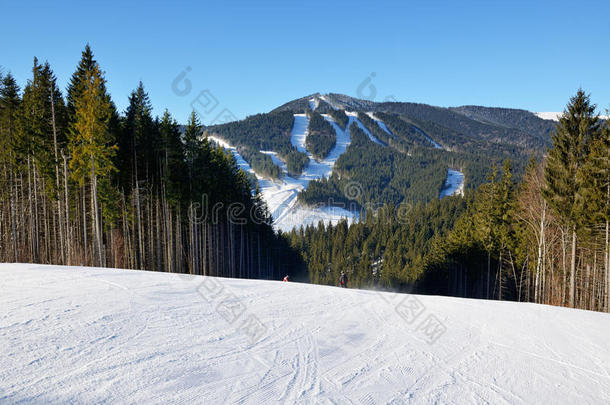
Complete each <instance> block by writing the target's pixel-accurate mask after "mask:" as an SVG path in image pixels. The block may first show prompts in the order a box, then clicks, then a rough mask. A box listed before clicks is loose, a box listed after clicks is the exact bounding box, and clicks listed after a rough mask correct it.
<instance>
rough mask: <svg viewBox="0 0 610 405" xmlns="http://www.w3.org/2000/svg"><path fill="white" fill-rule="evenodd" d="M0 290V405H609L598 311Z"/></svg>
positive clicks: (155, 281)
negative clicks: (42, 404)
mask: <svg viewBox="0 0 610 405" xmlns="http://www.w3.org/2000/svg"><path fill="white" fill-rule="evenodd" d="M0 283H1V284H0V286H1V287H0V291H1V292H2V294H0V308H1V311H0V358H1V359H2V367H1V368H0V403H104V402H106V403H147V404H149V403H150V404H164V403H203V404H225V403H226V404H234V403H239V404H257V405H258V404H263V403H299V404H314V403H315V404H333V403H334V404H344V403H348V404H349V403H352V404H403V403H413V404H433V403H442V404H466V403H469V404H470V403H472V404H474V403H481V404H529V403H548V404H551V403H572V404H602V403H607V402H608V398H610V345H608V340H607V339H608V336H610V316H609V315H608V314H604V313H596V312H589V311H581V310H575V309H568V308H558V307H550V306H545V305H538V304H526V303H514V302H504V301H485V300H469V299H463V298H451V297H438V296H417V295H401V294H394V293H380V292H374V291H364V290H351V289H347V290H345V289H339V288H337V287H325V286H316V285H308V284H300V283H282V282H276V281H261V280H239V279H223V278H212V277H198V276H188V275H181V276H179V275H176V274H169V273H153V272H145V271H130V270H117V269H96V268H77V267H73V268H69V267H59V266H41V265H34V264H0ZM228 303H230V304H232V305H233V306H232V307H228V306H227V304H228ZM230 308H233V311H229V310H228V309H230ZM430 325H432V326H435V327H434V328H433V327H432V326H430Z"/></svg>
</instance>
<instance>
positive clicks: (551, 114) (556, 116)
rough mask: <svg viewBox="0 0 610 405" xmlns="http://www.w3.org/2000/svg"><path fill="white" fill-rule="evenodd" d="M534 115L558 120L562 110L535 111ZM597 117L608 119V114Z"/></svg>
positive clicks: (609, 117) (544, 118) (609, 116)
mask: <svg viewBox="0 0 610 405" xmlns="http://www.w3.org/2000/svg"><path fill="white" fill-rule="evenodd" d="M534 115H536V116H537V117H538V118H542V119H543V120H552V121H559V117H561V116H562V115H563V112H535V113H534ZM599 118H600V119H602V120H607V119H610V115H600V116H599Z"/></svg>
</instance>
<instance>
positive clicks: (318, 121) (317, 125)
mask: <svg viewBox="0 0 610 405" xmlns="http://www.w3.org/2000/svg"><path fill="white" fill-rule="evenodd" d="M308 115H309V127H308V128H309V134H308V135H307V138H305V146H306V147H307V150H308V151H309V152H310V153H311V154H312V155H313V157H314V158H316V159H317V160H324V158H326V156H328V154H329V153H330V151H331V150H332V148H334V147H335V145H336V143H337V134H336V133H335V129H334V128H333V127H332V125H331V124H330V123H329V122H328V121H326V120H325V119H324V117H322V115H320V113H318V112H316V111H310V112H309V113H308Z"/></svg>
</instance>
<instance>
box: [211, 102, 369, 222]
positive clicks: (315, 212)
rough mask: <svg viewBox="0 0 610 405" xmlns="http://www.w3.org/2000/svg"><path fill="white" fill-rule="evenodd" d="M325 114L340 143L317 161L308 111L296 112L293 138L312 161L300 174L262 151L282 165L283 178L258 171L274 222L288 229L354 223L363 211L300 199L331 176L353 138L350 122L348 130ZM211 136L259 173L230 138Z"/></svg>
mask: <svg viewBox="0 0 610 405" xmlns="http://www.w3.org/2000/svg"><path fill="white" fill-rule="evenodd" d="M323 117H324V118H325V119H326V120H327V121H329V122H330V124H331V125H332V126H333V128H334V129H335V131H336V135H337V144H336V145H335V147H334V148H333V149H332V150H331V151H330V153H329V154H328V156H327V157H326V158H325V159H324V160H322V161H317V160H315V159H314V158H313V156H312V155H311V154H310V153H309V152H308V151H307V148H306V146H305V139H306V138H307V134H308V131H307V127H308V125H309V119H308V118H307V115H306V114H295V115H294V124H293V128H292V132H291V136H290V142H291V143H292V145H293V146H295V147H296V148H297V150H299V151H300V152H303V153H306V154H307V155H308V157H309V163H308V164H307V166H306V167H305V169H304V170H303V173H302V174H301V175H300V176H299V177H298V178H294V177H292V176H289V175H288V171H287V167H286V163H285V162H284V161H282V160H281V159H280V158H279V157H278V156H277V154H276V153H275V152H273V151H261V153H264V154H267V155H269V156H270V157H271V159H273V162H274V163H275V164H276V165H278V166H279V167H280V168H281V169H282V172H283V173H284V177H283V178H282V179H280V180H271V179H267V178H263V177H262V176H259V175H256V177H257V179H258V185H259V188H260V191H261V194H262V196H263V199H264V200H265V202H266V203H267V206H268V208H269V211H270V212H271V216H272V217H273V225H274V227H275V228H276V229H279V230H282V231H285V232H288V231H290V230H292V229H293V228H294V227H299V226H301V225H303V226H307V225H317V224H318V222H319V221H324V223H329V222H330V223H332V224H337V223H338V222H339V221H340V220H342V219H347V221H348V222H349V223H352V222H353V221H354V220H355V219H357V218H358V215H359V213H358V212H357V210H356V209H355V207H349V206H347V207H332V206H329V205H326V204H325V205H322V204H320V205H318V206H314V207H306V206H303V205H302V204H300V203H298V202H297V197H298V194H299V192H301V191H303V190H305V189H306V188H307V186H308V185H309V182H310V181H312V180H319V179H321V178H323V177H329V176H330V174H331V173H332V169H333V166H334V165H335V162H336V161H337V159H338V158H339V156H341V155H342V154H343V153H345V151H346V149H347V147H348V146H349V144H350V142H351V138H350V134H349V126H348V130H346V131H344V130H343V129H341V127H339V126H338V125H337V124H336V123H335V122H334V121H333V120H332V118H330V116H328V115H323ZM351 122H352V120H351V119H350V121H349V123H350V124H351ZM210 139H211V140H213V141H215V142H217V143H218V144H219V145H220V146H222V147H224V148H225V149H229V150H230V151H231V152H232V153H233V156H235V159H236V161H237V163H238V165H239V167H240V168H242V169H244V170H245V171H249V172H251V173H255V172H254V171H253V170H252V168H251V167H250V165H248V163H247V162H246V161H245V160H244V159H243V157H242V156H240V155H239V153H238V152H237V150H236V149H235V147H233V146H232V145H230V144H229V143H228V142H226V141H224V140H222V139H219V138H216V137H213V136H210ZM255 174H256V173H255Z"/></svg>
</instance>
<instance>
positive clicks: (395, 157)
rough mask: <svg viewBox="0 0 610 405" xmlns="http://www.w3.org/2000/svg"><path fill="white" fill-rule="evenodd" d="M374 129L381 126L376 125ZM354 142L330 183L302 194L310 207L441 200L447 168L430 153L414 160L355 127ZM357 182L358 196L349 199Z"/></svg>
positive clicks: (312, 186) (352, 131)
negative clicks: (347, 192) (370, 137)
mask: <svg viewBox="0 0 610 405" xmlns="http://www.w3.org/2000/svg"><path fill="white" fill-rule="evenodd" d="M373 125H375V126H377V124H376V123H373ZM350 135H351V138H352V142H351V143H350V145H349V146H348V148H347V150H346V152H345V153H344V154H342V155H341V156H339V159H337V163H336V164H335V167H334V168H333V174H332V175H331V177H330V178H329V179H323V180H317V181H312V182H311V183H310V184H309V187H308V188H307V190H305V191H303V192H301V193H300V194H299V199H300V201H302V202H304V203H306V204H316V203H326V202H327V201H334V202H337V203H339V204H341V205H342V206H344V207H348V206H350V205H352V204H353V203H354V202H355V203H357V206H359V207H362V206H365V205H367V204H369V205H370V204H375V205H378V204H383V203H394V204H399V203H401V202H403V201H406V202H417V201H430V200H433V199H436V198H438V195H439V192H440V190H441V188H442V186H443V184H444V182H445V177H446V167H447V166H446V164H445V163H444V161H443V160H442V159H440V160H439V159H430V157H429V156H428V154H429V153H435V152H436V151H427V150H423V149H422V150H418V151H417V152H416V153H414V154H413V155H412V156H408V155H407V154H405V153H402V152H399V151H398V150H396V149H394V148H390V147H386V146H382V145H378V144H376V143H374V142H373V141H371V140H370V139H369V137H368V136H367V135H366V134H365V133H364V131H363V130H362V129H360V127H359V126H358V125H357V124H356V123H352V125H351V126H350ZM353 182H357V183H358V190H356V191H357V193H356V194H357V195H351V196H349V195H346V193H345V191H346V188H347V187H348V184H350V183H353Z"/></svg>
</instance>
